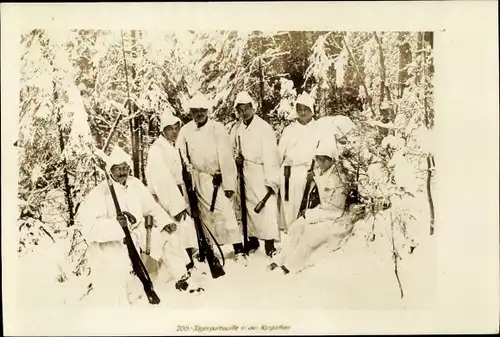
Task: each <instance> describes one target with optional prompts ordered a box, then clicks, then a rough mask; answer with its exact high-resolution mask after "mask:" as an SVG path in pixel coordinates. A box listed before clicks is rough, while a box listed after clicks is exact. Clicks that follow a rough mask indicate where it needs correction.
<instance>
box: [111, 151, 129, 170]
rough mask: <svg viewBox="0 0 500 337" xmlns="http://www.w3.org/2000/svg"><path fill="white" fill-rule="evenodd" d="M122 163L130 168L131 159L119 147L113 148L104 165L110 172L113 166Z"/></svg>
mask: <svg viewBox="0 0 500 337" xmlns="http://www.w3.org/2000/svg"><path fill="white" fill-rule="evenodd" d="M123 162H125V163H127V164H128V165H129V166H132V158H131V157H130V156H129V155H128V154H127V153H126V152H125V151H123V149H122V148H121V147H119V146H115V147H114V148H113V151H111V154H110V155H109V156H108V157H107V159H106V165H107V167H108V169H109V170H110V169H111V167H112V166H113V165H120V164H121V163H123Z"/></svg>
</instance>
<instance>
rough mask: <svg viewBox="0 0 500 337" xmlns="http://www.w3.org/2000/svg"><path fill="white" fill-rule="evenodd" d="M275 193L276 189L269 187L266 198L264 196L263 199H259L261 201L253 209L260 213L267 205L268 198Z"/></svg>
mask: <svg viewBox="0 0 500 337" xmlns="http://www.w3.org/2000/svg"><path fill="white" fill-rule="evenodd" d="M273 194H274V191H273V190H271V189H269V190H268V191H267V193H266V195H265V196H264V198H262V200H261V201H259V203H258V204H257V205H256V206H255V208H254V209H253V210H254V212H255V213H257V214H258V213H260V211H262V209H263V208H264V206H266V202H267V199H269V198H270V197H271V195H273Z"/></svg>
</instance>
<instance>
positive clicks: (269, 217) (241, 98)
mask: <svg viewBox="0 0 500 337" xmlns="http://www.w3.org/2000/svg"><path fill="white" fill-rule="evenodd" d="M234 106H235V108H236V111H237V113H238V116H239V118H240V119H241V121H242V122H241V123H240V124H239V125H238V126H237V127H235V128H234V129H233V132H232V141H233V150H234V153H238V155H237V156H236V163H237V165H243V175H244V182H245V195H246V200H245V202H246V208H247V220H248V233H249V242H248V246H247V247H246V249H247V250H248V252H252V251H255V250H257V249H258V248H259V246H260V244H259V239H260V240H264V242H265V251H266V254H267V256H269V257H272V256H273V255H274V254H275V253H276V248H275V247H274V242H275V240H277V239H279V228H278V204H277V199H276V194H277V192H278V190H279V176H278V175H279V161H278V145H277V142H276V135H275V134H274V131H273V129H272V127H271V125H269V124H268V123H267V122H265V121H264V120H263V119H262V118H260V117H259V116H257V115H256V114H255V102H254V101H253V99H252V98H251V97H250V95H249V94H248V93H247V92H245V91H243V92H240V93H239V94H238V95H237V96H236V100H235V104H234ZM240 193H241V192H240ZM266 197H267V198H266ZM263 200H267V201H266V203H265V205H264V207H263V208H262V209H261V211H260V212H259V213H257V212H256V211H255V207H256V206H257V204H259V203H260V202H261V201H263Z"/></svg>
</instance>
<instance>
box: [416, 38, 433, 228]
mask: <svg viewBox="0 0 500 337" xmlns="http://www.w3.org/2000/svg"><path fill="white" fill-rule="evenodd" d="M419 37H420V39H419V46H420V50H422V49H423V48H424V47H425V35H424V34H421V33H420V36H419ZM422 61H423V62H422V85H423V86H424V89H425V90H424V93H425V94H424V119H425V126H426V127H427V129H428V130H431V129H432V121H431V118H430V117H431V116H430V112H429V107H428V104H427V87H428V85H429V83H428V81H427V70H428V69H427V52H426V51H422ZM433 163H434V157H433V156H432V154H430V153H428V154H427V184H426V187H427V200H428V202H429V211H430V229H429V232H430V235H433V234H434V218H435V216H434V200H433V199H432V189H431V180H432V172H433V169H434V165H433Z"/></svg>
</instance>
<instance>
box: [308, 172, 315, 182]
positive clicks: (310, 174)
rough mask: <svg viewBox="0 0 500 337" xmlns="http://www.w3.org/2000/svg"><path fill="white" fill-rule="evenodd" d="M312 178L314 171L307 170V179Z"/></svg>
mask: <svg viewBox="0 0 500 337" xmlns="http://www.w3.org/2000/svg"><path fill="white" fill-rule="evenodd" d="M313 178H314V171H307V180H310V181H312V180H313Z"/></svg>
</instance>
